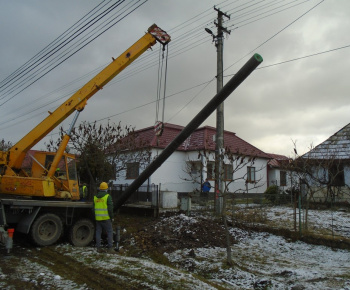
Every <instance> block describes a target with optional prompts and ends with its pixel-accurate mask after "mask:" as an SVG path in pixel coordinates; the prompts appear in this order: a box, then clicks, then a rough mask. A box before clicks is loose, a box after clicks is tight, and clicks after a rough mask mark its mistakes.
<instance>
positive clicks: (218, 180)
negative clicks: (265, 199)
mask: <svg viewBox="0 0 350 290" xmlns="http://www.w3.org/2000/svg"><path fill="white" fill-rule="evenodd" d="M214 10H215V11H217V13H218V18H217V23H216V22H214V23H215V25H216V26H217V31H218V32H217V35H216V36H214V35H213V33H212V32H211V31H210V30H209V29H206V31H207V32H208V33H209V34H211V35H213V39H214V40H215V46H216V49H217V75H216V78H217V93H218V92H220V91H221V89H222V88H223V85H224V78H223V70H224V68H223V51H224V45H223V42H224V32H226V33H228V34H230V31H229V30H227V29H226V28H225V27H223V24H222V22H223V16H225V17H227V18H228V19H230V16H229V15H227V14H225V13H224V12H222V11H220V9H218V8H216V7H214ZM215 139H216V140H215V141H216V145H215V196H216V199H215V211H216V213H217V214H221V212H222V206H223V196H222V193H223V192H224V184H223V180H222V179H223V173H224V172H223V160H222V158H221V153H222V152H223V150H224V103H221V104H220V105H219V107H218V108H217V110H216V138H215ZM217 193H218V194H217Z"/></svg>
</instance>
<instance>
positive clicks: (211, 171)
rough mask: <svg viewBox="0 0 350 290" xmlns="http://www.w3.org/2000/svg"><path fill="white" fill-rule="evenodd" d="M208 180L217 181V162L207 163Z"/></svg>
mask: <svg viewBox="0 0 350 290" xmlns="http://www.w3.org/2000/svg"><path fill="white" fill-rule="evenodd" d="M207 178H208V179H211V180H214V179H215V162H208V163H207Z"/></svg>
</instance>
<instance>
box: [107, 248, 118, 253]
mask: <svg viewBox="0 0 350 290" xmlns="http://www.w3.org/2000/svg"><path fill="white" fill-rule="evenodd" d="M107 253H108V254H116V251H115V250H114V249H113V248H108V250H107Z"/></svg>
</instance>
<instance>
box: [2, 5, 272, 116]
mask: <svg viewBox="0 0 350 290" xmlns="http://www.w3.org/2000/svg"><path fill="white" fill-rule="evenodd" d="M224 2H227V1H223V2H222V3H224ZM235 2H237V1H235ZM274 2H276V1H274ZM231 4H232V3H230V4H228V5H231ZM208 10H209V9H208ZM208 10H206V11H208ZM201 16H202V13H201V14H198V15H197V16H196V17H198V19H197V20H198V21H200V20H202V19H203V17H201ZM192 19H193V18H191V19H190V20H192ZM190 20H187V21H185V22H183V24H180V25H178V26H177V27H175V28H173V30H175V31H176V33H180V31H181V30H182V29H187V24H188V23H189V21H190ZM194 23H198V22H196V21H194V22H193V21H192V22H191V24H194ZM203 23H207V21H205V22H203ZM203 23H200V24H199V25H198V26H196V29H197V30H198V33H197V34H195V37H193V38H192V40H193V41H192V43H189V44H188V45H187V46H180V44H181V43H182V42H185V41H186V40H187V39H188V38H190V36H191V35H190V33H189V31H190V29H188V31H187V32H185V33H181V35H180V36H179V38H177V39H176V46H178V47H179V49H178V50H176V49H174V46H172V54H171V55H170V56H169V59H171V58H174V57H176V56H178V55H180V54H183V53H185V52H187V51H189V50H191V49H194V48H195V47H197V46H199V45H202V44H204V43H206V42H207V35H206V34H204V31H203V26H202V25H203ZM181 25H182V26H183V28H181V29H179V27H180V26H181ZM169 31H171V30H169ZM200 31H202V33H201V32H200ZM203 34H204V35H205V36H203V37H201V36H202V35H203ZM199 37H201V38H199ZM172 38H173V37H172ZM186 38H187V39H186ZM190 39H191V38H190ZM172 44H174V38H173V42H172ZM176 46H175V47H176ZM259 47H260V46H259ZM154 56H155V54H154V53H150V54H149V55H148V54H147V56H145V58H143V57H142V61H141V57H140V58H139V59H138V60H137V61H135V62H134V63H135V64H136V63H137V62H138V61H139V60H140V63H139V64H140V65H141V67H140V66H138V67H137V66H134V64H133V65H132V66H130V67H131V68H132V69H131V70H129V72H127V74H124V73H123V75H121V76H120V77H118V78H116V80H115V81H112V82H111V83H110V85H112V84H113V83H116V82H120V81H122V80H124V79H126V78H129V77H131V76H133V75H135V74H137V73H140V72H142V71H144V70H146V69H149V68H150V67H152V66H155V65H156V63H157V60H153V59H152V58H153V57H154ZM155 57H156V56H155ZM145 60H148V64H145V63H144V62H145ZM236 63H237V62H236ZM236 63H234V64H236ZM231 66H232V65H231ZM231 66H230V67H231ZM60 99H61V98H60ZM56 101H57V100H56ZM46 105H47V104H46ZM42 107H43V106H41V107H40V108H42ZM37 110H38V109H37V108H36V109H35V110H32V111H31V112H30V113H32V112H34V111H37ZM22 116H23V115H22ZM109 117H111V116H109ZM7 120H8V119H7Z"/></svg>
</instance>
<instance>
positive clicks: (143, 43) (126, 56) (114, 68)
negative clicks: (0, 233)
mask: <svg viewBox="0 0 350 290" xmlns="http://www.w3.org/2000/svg"><path fill="white" fill-rule="evenodd" d="M156 41H159V42H161V43H162V44H167V43H168V42H169V41H170V36H169V35H168V34H166V32H165V31H163V30H161V29H160V28H159V27H158V26H157V25H155V24H154V25H152V26H151V27H150V28H149V29H148V32H147V33H146V34H145V35H144V36H143V37H141V38H140V39H139V40H138V41H136V42H135V43H134V44H133V45H132V46H131V47H130V48H128V49H127V50H126V51H125V52H124V53H122V54H121V55H120V56H119V57H118V58H116V59H113V62H112V63H111V64H109V65H108V66H107V67H106V68H104V69H103V70H102V71H101V72H100V73H98V74H97V75H96V76H95V77H93V78H92V79H91V80H90V81H89V82H88V83H86V84H85V85H84V86H83V87H82V88H81V89H80V90H78V91H77V92H76V93H75V94H73V95H72V96H71V97H70V98H69V99H68V100H67V101H65V102H64V103H63V104H62V105H61V106H59V107H58V108H57V109H56V110H55V111H54V112H52V113H50V115H49V116H48V117H46V118H45V119H44V120H43V121H42V122H41V123H40V124H38V125H37V126H36V127H35V128H34V129H32V130H31V131H30V132H29V133H28V134H26V135H25V136H24V137H23V138H22V139H21V140H20V141H18V142H17V143H16V144H15V145H14V146H13V147H12V148H11V149H10V150H9V156H8V164H7V165H8V167H10V168H12V170H19V169H20V168H21V165H22V162H23V160H24V158H25V155H26V153H27V152H28V150H30V149H31V148H32V147H33V146H34V145H36V144H37V143H38V142H40V140H42V139H43V138H44V137H45V136H46V135H47V134H48V133H49V132H51V131H52V130H53V129H54V128H55V127H57V126H58V125H59V124H60V123H61V122H62V121H64V120H65V119H66V118H67V117H68V116H70V115H71V114H72V113H73V112H74V111H76V110H77V111H81V110H83V109H84V107H85V105H86V102H87V100H88V99H90V98H91V97H92V96H93V95H94V94H95V93H96V92H98V91H99V90H101V89H102V88H103V87H104V86H105V85H106V84H107V83H108V82H109V81H110V80H111V79H113V78H114V77H115V76H116V75H118V74H119V73H120V72H121V71H122V70H123V69H125V68H126V67H127V66H128V65H130V64H131V63H132V62H133V61H134V60H135V59H137V58H138V57H139V56H140V55H141V54H142V53H144V52H145V51H146V50H147V49H148V48H150V47H151V46H153V45H154V44H155V43H156Z"/></svg>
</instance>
